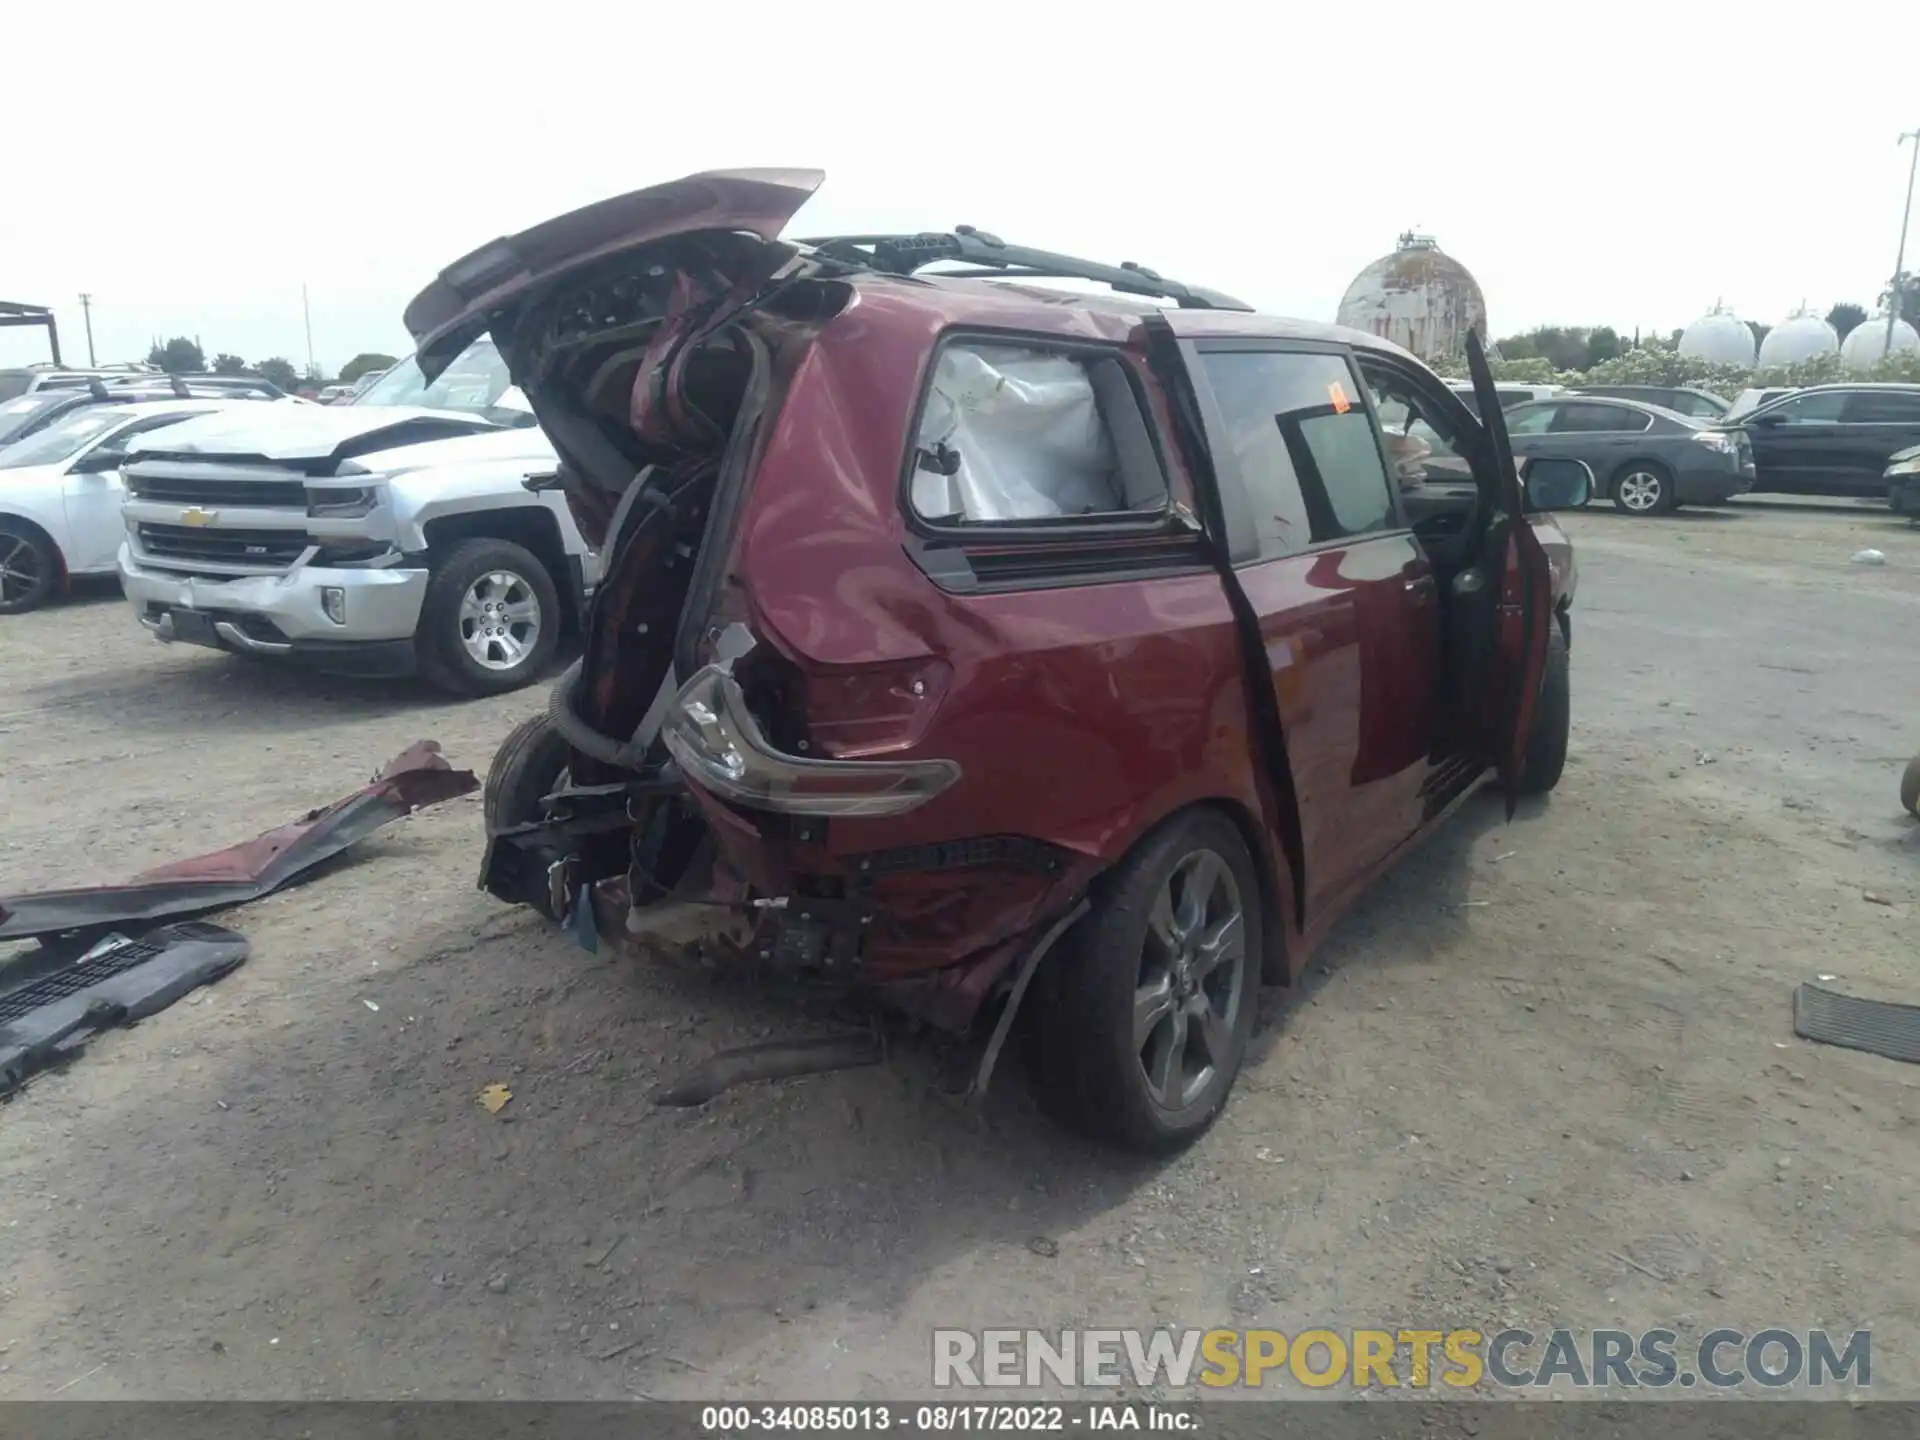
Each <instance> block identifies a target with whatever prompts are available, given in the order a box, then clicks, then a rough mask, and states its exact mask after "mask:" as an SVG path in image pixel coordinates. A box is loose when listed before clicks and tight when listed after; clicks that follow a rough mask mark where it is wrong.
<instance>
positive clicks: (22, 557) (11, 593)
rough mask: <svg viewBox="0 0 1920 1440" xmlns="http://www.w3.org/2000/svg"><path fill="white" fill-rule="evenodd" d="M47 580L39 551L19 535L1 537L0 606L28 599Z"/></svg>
mask: <svg viewBox="0 0 1920 1440" xmlns="http://www.w3.org/2000/svg"><path fill="white" fill-rule="evenodd" d="M45 578H46V576H45V575H44V574H43V573H42V571H41V567H40V552H39V551H38V550H36V549H35V548H34V547H33V546H32V545H30V544H28V543H27V541H26V540H24V539H22V538H21V537H20V536H18V535H0V604H9V603H17V602H19V601H21V600H24V599H26V598H27V597H28V596H29V595H31V594H33V593H34V591H35V590H37V589H39V587H40V584H41V582H42V581H43V580H45Z"/></svg>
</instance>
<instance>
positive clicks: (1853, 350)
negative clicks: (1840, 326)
mask: <svg viewBox="0 0 1920 1440" xmlns="http://www.w3.org/2000/svg"><path fill="white" fill-rule="evenodd" d="M1903 350H1920V330H1915V329H1914V328H1913V326H1911V325H1909V324H1908V323H1907V322H1906V321H1904V320H1896V321H1894V322H1893V344H1892V345H1891V346H1889V345H1888V344H1887V317H1886V316H1884V315H1876V316H1874V317H1873V318H1872V319H1871V320H1863V321H1861V322H1860V323H1859V324H1858V325H1856V326H1854V327H1853V329H1851V330H1849V331H1848V332H1847V338H1846V339H1845V340H1843V341H1841V342H1840V358H1841V360H1843V361H1844V362H1846V367H1847V368H1848V369H1849V370H1871V369H1872V368H1873V367H1874V366H1876V365H1878V364H1879V363H1880V362H1881V361H1882V360H1884V359H1886V358H1887V356H1889V355H1898V354H1899V353H1900V352H1901V351H1903Z"/></svg>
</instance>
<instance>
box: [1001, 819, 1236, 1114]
mask: <svg viewBox="0 0 1920 1440" xmlns="http://www.w3.org/2000/svg"><path fill="white" fill-rule="evenodd" d="M1263 933H1264V916H1263V914H1262V911H1261V891H1260V885H1259V881H1258V878H1257V877H1256V875H1255V872H1254V868H1253V860H1252V858H1251V856H1250V855H1249V854H1248V852H1247V847H1246V842H1245V841H1243V840H1242V839H1241V837H1240V832H1239V830H1238V829H1237V828H1236V827H1235V826H1234V824H1233V822H1232V821H1230V820H1228V819H1227V818H1226V816H1224V815H1222V814H1221V813H1220V812H1219V811H1217V810H1212V809H1198V810H1192V811H1188V812H1187V813H1186V814H1184V815H1181V816H1179V817H1178V818H1176V819H1175V820H1173V821H1171V822H1170V823H1168V824H1167V825H1165V826H1163V827H1162V828H1161V829H1160V830H1158V831H1156V832H1155V833H1154V834H1152V835H1151V836H1149V837H1148V838H1147V839H1146V840H1145V841H1144V842H1142V844H1141V845H1140V846H1139V847H1138V848H1137V849H1136V850H1135V851H1134V853H1133V855H1132V856H1131V857H1130V858H1128V859H1127V860H1126V861H1124V862H1123V863H1122V864H1121V865H1120V867H1119V868H1118V870H1117V871H1116V872H1115V873H1114V874H1113V875H1112V876H1111V877H1110V878H1109V879H1108V880H1107V881H1106V882H1105V884H1104V886H1103V887H1102V891H1101V893H1100V894H1099V895H1098V896H1097V897H1096V899H1095V901H1094V905H1093V908H1092V910H1091V911H1090V912H1089V913H1088V915H1087V917H1086V918H1085V919H1084V920H1082V921H1081V922H1080V924H1079V925H1078V926H1076V927H1075V929H1074V931H1073V933H1072V934H1070V935H1069V936H1067V937H1066V941H1065V943H1064V945H1063V946H1062V948H1061V950H1060V951H1058V952H1056V953H1055V954H1054V955H1053V956H1050V957H1049V958H1048V960H1047V962H1046V963H1045V964H1043V965H1042V967H1041V971H1040V973H1039V974H1038V975H1037V976H1036V977H1035V989H1034V993H1033V995H1032V996H1031V997H1030V998H1029V1000H1028V1006H1029V1014H1028V1016H1027V1017H1025V1018H1026V1019H1027V1021H1028V1024H1027V1041H1028V1056H1029V1062H1030V1068H1031V1069H1032V1071H1033V1074H1034V1077H1035V1081H1036V1084H1037V1089H1038V1095H1039V1099H1040V1102H1041V1104H1042V1106H1043V1107H1044V1108H1046V1109H1048V1110H1049V1111H1051V1112H1052V1113H1053V1114H1054V1115H1055V1116H1057V1117H1058V1118H1059V1119H1061V1120H1063V1121H1065V1122H1066V1123H1068V1124H1070V1125H1073V1126H1074V1127H1076V1128H1078V1129H1081V1130H1085V1131H1087V1132H1089V1133H1091V1134H1093V1135H1096V1136H1098V1137H1100V1138H1103V1139H1108V1140H1113V1141H1117V1142H1119V1143H1120V1144H1122V1145H1125V1146H1127V1147H1129V1148H1131V1149H1136V1150H1145V1151H1165V1150H1171V1149H1175V1148H1177V1147H1179V1146H1181V1145H1185V1144H1187V1143H1188V1142H1190V1141H1192V1140H1193V1139H1195V1138H1196V1137H1197V1136H1199V1135H1200V1134H1201V1133H1202V1132H1203V1131H1205V1130H1206V1129H1207V1127H1208V1126H1209V1125H1211V1124H1212V1123H1213V1121H1214V1119H1215V1117H1216V1116H1218V1115H1219V1113H1220V1108H1221V1106H1222V1105H1224V1104H1225V1103H1226V1098H1227V1094H1228V1092H1229V1091H1230V1090H1231V1089H1232V1088H1233V1082H1234V1077H1235V1076H1237V1075H1238V1074H1239V1073H1240V1064H1241V1062H1242V1061H1243V1060H1244V1059H1245V1058H1246V1053H1247V1042H1248V1040H1249V1039H1250V1038H1251V1036H1252V1034H1253V1022H1254V1014H1255V1011H1256V1009H1257V1008H1258V1005H1259V976H1260V955H1261V953H1262V952H1261V944H1262V938H1263Z"/></svg>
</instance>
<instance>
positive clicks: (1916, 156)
mask: <svg viewBox="0 0 1920 1440" xmlns="http://www.w3.org/2000/svg"><path fill="white" fill-rule="evenodd" d="M1909 140H1911V141H1913V142H1914V145H1913V159H1911V160H1909V161H1908V162H1907V203H1906V204H1905V205H1903V206H1901V207H1900V254H1899V256H1898V257H1897V258H1896V259H1895V260H1894V262H1893V290H1892V291H1891V293H1889V294H1888V296H1887V345H1886V349H1885V350H1884V351H1882V352H1881V358H1882V359H1884V358H1886V357H1887V356H1889V355H1891V354H1893V327H1894V326H1895V325H1898V324H1899V323H1900V291H1901V288H1902V287H1901V284H1900V281H1901V278H1902V276H1903V274H1904V272H1905V269H1906V264H1907V221H1908V220H1909V219H1911V218H1912V216H1913V175H1914V171H1915V170H1920V130H1909V131H1908V132H1907V133H1906V134H1904V135H1902V136H1901V137H1900V141H1899V143H1900V144H1902V145H1904V144H1906V143H1907V142H1908V141H1909Z"/></svg>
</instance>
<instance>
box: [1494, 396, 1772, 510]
mask: <svg viewBox="0 0 1920 1440" xmlns="http://www.w3.org/2000/svg"><path fill="white" fill-rule="evenodd" d="M1507 433H1508V434H1509V435H1510V436H1511V437H1512V443H1513V451H1514V454H1516V455H1523V456H1525V455H1554V456H1560V457H1562V458H1566V459H1573V460H1581V461H1584V462H1586V464H1587V465H1588V466H1589V467H1591V468H1592V470H1593V473H1594V475H1595V476H1596V477H1597V484H1596V485H1595V487H1594V495H1595V496H1596V497H1598V496H1606V497H1608V498H1610V499H1611V500H1612V501H1613V503H1614V508H1616V509H1617V510H1619V511H1621V512H1622V513H1623V514H1626V515H1634V516H1647V515H1662V514H1665V513H1666V512H1667V511H1669V510H1671V509H1673V508H1674V507H1675V506H1677V505H1689V504H1691V505H1715V504H1719V503H1721V502H1722V501H1725V500H1729V499H1731V498H1733V497H1734V496H1735V495H1744V494H1745V493H1746V492H1747V491H1748V490H1749V489H1751V488H1752V486H1753V456H1752V452H1751V451H1750V449H1749V448H1748V444H1747V438H1746V436H1745V435H1744V434H1743V433H1742V432H1741V431H1740V430H1738V429H1737V428H1736V429H1732V430H1728V429H1722V428H1719V427H1717V426H1712V425H1707V424H1705V423H1703V422H1702V421H1699V420H1695V419H1693V418H1691V417H1689V416H1686V415H1678V414H1675V413H1674V412H1673V411H1671V410H1663V409H1661V408H1660V407H1659V406H1657V405H1643V404H1641V403H1640V402H1639V401H1637V400H1615V399H1612V398H1610V397H1606V396H1599V395H1567V396H1563V397H1562V398H1560V399H1558V400H1541V401H1536V402H1534V403H1532V404H1528V405H1516V406H1515V407H1514V408H1513V409H1511V410H1509V411H1507Z"/></svg>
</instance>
